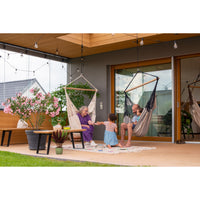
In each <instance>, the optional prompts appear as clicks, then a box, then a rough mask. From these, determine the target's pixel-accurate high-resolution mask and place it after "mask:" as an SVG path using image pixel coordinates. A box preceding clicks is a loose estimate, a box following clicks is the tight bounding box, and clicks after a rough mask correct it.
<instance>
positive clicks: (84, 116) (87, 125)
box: [77, 106, 97, 146]
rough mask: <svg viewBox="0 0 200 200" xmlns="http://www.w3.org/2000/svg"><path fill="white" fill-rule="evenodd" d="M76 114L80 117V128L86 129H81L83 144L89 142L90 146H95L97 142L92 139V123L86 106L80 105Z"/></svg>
mask: <svg viewBox="0 0 200 200" xmlns="http://www.w3.org/2000/svg"><path fill="white" fill-rule="evenodd" d="M77 115H78V117H79V119H80V122H81V126H82V128H83V129H86V131H83V140H84V141H85V144H86V145H87V144H90V145H91V146H97V144H96V143H95V142H94V141H93V140H92V136H93V131H94V127H93V124H94V123H93V122H92V121H91V118H90V116H89V114H88V107H87V106H82V107H81V108H80V109H79V113H78V114H77Z"/></svg>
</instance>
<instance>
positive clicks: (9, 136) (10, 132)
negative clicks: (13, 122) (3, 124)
mask: <svg viewBox="0 0 200 200" xmlns="http://www.w3.org/2000/svg"><path fill="white" fill-rule="evenodd" d="M8 132H9V135H8V143H7V147H9V145H10V138H11V134H12V131H8Z"/></svg>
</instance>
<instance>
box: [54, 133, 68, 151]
mask: <svg viewBox="0 0 200 200" xmlns="http://www.w3.org/2000/svg"><path fill="white" fill-rule="evenodd" d="M52 139H53V141H54V142H55V143H56V154H62V153H63V147H62V145H63V143H64V142H65V140H66V139H67V131H66V130H63V131H62V130H57V131H54V132H53V134H52Z"/></svg>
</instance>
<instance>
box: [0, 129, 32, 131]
mask: <svg viewBox="0 0 200 200" xmlns="http://www.w3.org/2000/svg"><path fill="white" fill-rule="evenodd" d="M30 129H32V128H0V131H14V130H30Z"/></svg>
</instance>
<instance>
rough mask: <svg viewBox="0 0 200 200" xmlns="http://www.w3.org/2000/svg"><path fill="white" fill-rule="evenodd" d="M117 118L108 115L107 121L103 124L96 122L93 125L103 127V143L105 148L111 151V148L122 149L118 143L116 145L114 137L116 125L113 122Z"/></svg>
mask: <svg viewBox="0 0 200 200" xmlns="http://www.w3.org/2000/svg"><path fill="white" fill-rule="evenodd" d="M116 119H117V117H116V116H115V114H113V113H110V114H109V116H108V121H105V122H96V123H95V125H101V124H102V125H105V127H106V130H105V133H104V143H105V144H106V146H107V147H108V148H109V149H111V148H112V146H119V147H122V145H121V144H120V143H118V139H117V136H116V133H117V125H116V124H115V120H116Z"/></svg>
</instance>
